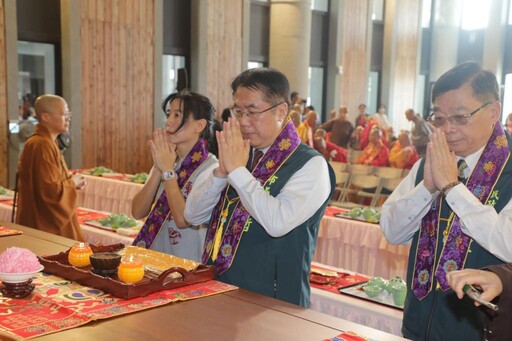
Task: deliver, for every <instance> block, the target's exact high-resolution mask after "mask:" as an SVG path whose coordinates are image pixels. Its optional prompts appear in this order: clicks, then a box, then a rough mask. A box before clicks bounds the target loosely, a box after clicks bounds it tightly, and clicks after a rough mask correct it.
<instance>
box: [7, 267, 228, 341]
mask: <svg viewBox="0 0 512 341" xmlns="http://www.w3.org/2000/svg"><path fill="white" fill-rule="evenodd" d="M33 283H35V285H36V288H35V289H34V291H33V292H32V294H31V295H30V296H29V297H28V298H26V299H11V298H5V297H0V315H1V316H2V318H1V319H0V331H2V332H4V333H6V334H10V335H14V336H17V337H22V338H25V339H28V338H33V337H37V336H41V335H45V334H50V333H55V332H58V331H61V330H65V329H71V328H75V327H78V326H81V325H83V324H86V323H88V322H90V321H94V320H99V319H107V318H110V317H114V316H119V315H124V314H129V313H133V312H136V311H140V310H145V309H150V308H153V307H157V306H161V305H165V304H168V303H171V302H176V301H186V300H191V299H195V298H200V297H206V296H210V295H215V294H219V293H223V292H227V291H231V290H235V289H237V287H235V286H233V285H229V284H225V283H221V282H217V281H213V280H211V281H207V282H202V283H198V284H192V285H188V286H184V287H181V288H177V289H173V290H164V291H160V292H157V293H154V294H151V295H148V296H145V297H139V298H134V299H131V300H123V299H120V298H117V297H115V296H113V295H110V294H107V293H104V292H103V291H101V290H97V289H94V288H89V287H84V286H82V285H80V284H78V283H75V282H72V281H68V280H66V279H63V278H60V277H57V276H54V275H49V274H45V273H39V274H38V277H37V278H36V279H34V282H33Z"/></svg>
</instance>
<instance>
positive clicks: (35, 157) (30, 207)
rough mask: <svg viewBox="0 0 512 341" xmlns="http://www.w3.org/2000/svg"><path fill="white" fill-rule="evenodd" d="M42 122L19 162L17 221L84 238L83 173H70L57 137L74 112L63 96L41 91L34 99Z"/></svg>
mask: <svg viewBox="0 0 512 341" xmlns="http://www.w3.org/2000/svg"><path fill="white" fill-rule="evenodd" d="M35 111H36V117H37V119H38V121H39V124H38V125H37V126H36V127H35V130H34V134H33V135H32V136H30V137H29V138H28V139H27V142H26V143H25V148H24V149H23V152H22V153H21V156H20V161H19V164H18V207H17V211H16V223H17V224H20V225H24V226H29V227H33V228H36V229H38V230H42V231H46V232H49V233H53V234H57V235H60V236H63V237H67V238H71V239H75V240H80V241H82V240H83V236H82V231H81V228H80V224H79V223H78V219H77V215H76V213H75V209H76V207H77V190H80V189H82V188H83V187H84V186H85V179H84V177H83V176H82V175H78V174H74V175H70V173H69V170H68V167H67V165H66V161H64V157H63V156H62V153H61V152H60V150H59V148H58V146H57V142H56V138H57V136H58V135H59V134H61V133H65V132H67V131H68V129H69V123H70V122H71V112H70V111H69V108H68V104H67V103H66V101H65V100H64V98H62V97H59V96H55V95H42V96H39V97H38V98H37V99H36V102H35Z"/></svg>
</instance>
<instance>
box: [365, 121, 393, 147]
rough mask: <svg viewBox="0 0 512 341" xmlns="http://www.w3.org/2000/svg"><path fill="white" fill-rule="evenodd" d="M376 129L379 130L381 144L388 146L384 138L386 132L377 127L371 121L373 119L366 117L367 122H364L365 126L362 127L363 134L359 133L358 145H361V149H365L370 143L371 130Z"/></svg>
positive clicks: (374, 122)
mask: <svg viewBox="0 0 512 341" xmlns="http://www.w3.org/2000/svg"><path fill="white" fill-rule="evenodd" d="M376 128H378V129H379V130H380V132H381V134H380V139H381V140H382V143H384V145H385V146H386V147H387V146H389V142H388V140H387V138H386V131H385V130H384V129H382V128H381V127H379V125H378V124H377V121H375V120H374V119H373V117H371V116H368V120H367V122H366V126H365V127H364V129H363V132H362V133H361V140H360V144H361V148H362V149H365V148H366V146H367V145H368V143H369V142H370V133H371V131H372V130H374V129H376Z"/></svg>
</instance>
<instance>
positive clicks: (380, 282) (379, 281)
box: [368, 277, 386, 289]
mask: <svg viewBox="0 0 512 341" xmlns="http://www.w3.org/2000/svg"><path fill="white" fill-rule="evenodd" d="M368 285H374V286H377V287H380V288H382V289H386V281H385V280H384V278H382V277H372V278H371V279H370V280H369V281H368Z"/></svg>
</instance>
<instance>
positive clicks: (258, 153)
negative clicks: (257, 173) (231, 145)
mask: <svg viewBox="0 0 512 341" xmlns="http://www.w3.org/2000/svg"><path fill="white" fill-rule="evenodd" d="M262 156H263V152H262V151H261V150H259V149H255V150H254V153H253V155H252V164H251V171H252V170H253V169H254V167H256V165H257V164H258V162H259V161H260V159H261V157H262Z"/></svg>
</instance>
